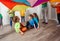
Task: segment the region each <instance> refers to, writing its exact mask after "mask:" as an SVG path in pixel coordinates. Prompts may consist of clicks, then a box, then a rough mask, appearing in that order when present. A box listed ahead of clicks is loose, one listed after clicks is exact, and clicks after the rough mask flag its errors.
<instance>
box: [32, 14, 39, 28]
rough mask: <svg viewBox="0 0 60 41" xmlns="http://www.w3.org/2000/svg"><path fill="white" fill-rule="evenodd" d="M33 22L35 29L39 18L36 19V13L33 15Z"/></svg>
mask: <svg viewBox="0 0 60 41" xmlns="http://www.w3.org/2000/svg"><path fill="white" fill-rule="evenodd" d="M33 20H34V23H35V26H36V28H37V27H38V25H39V18H38V15H37V14H36V13H33Z"/></svg>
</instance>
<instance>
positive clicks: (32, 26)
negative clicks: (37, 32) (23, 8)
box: [26, 15, 35, 29]
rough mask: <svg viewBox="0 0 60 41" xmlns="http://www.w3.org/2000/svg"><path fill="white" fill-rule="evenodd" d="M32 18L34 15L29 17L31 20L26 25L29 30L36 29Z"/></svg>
mask: <svg viewBox="0 0 60 41" xmlns="http://www.w3.org/2000/svg"><path fill="white" fill-rule="evenodd" d="M32 18H33V16H32V15H29V17H28V19H29V20H28V21H27V23H26V27H27V29H29V28H34V27H35V24H34V21H33V19H32Z"/></svg>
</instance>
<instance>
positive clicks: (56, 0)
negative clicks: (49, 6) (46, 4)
mask: <svg viewBox="0 0 60 41" xmlns="http://www.w3.org/2000/svg"><path fill="white" fill-rule="evenodd" d="M50 2H60V0H50Z"/></svg>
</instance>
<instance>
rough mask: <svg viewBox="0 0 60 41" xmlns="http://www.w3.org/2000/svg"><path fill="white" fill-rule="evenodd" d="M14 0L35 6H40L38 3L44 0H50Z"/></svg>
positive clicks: (45, 0) (44, 0)
mask: <svg viewBox="0 0 60 41" xmlns="http://www.w3.org/2000/svg"><path fill="white" fill-rule="evenodd" d="M13 1H14V2H21V3H24V4H26V5H29V6H32V7H35V6H38V5H40V4H42V3H44V2H47V1H49V0H13ZM27 3H28V4H27Z"/></svg>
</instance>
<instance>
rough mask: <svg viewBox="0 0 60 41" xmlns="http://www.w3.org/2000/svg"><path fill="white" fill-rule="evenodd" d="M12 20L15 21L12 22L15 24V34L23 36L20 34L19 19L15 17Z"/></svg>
mask: <svg viewBox="0 0 60 41" xmlns="http://www.w3.org/2000/svg"><path fill="white" fill-rule="evenodd" d="M14 20H15V21H14V22H15V31H16V32H17V33H21V34H23V32H22V31H21V29H20V23H19V18H18V17H17V16H15V18H14Z"/></svg>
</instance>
